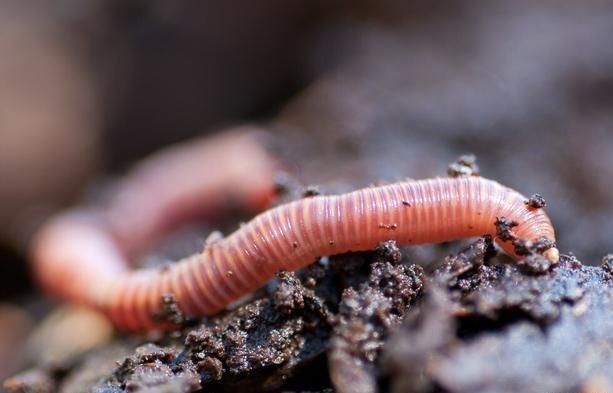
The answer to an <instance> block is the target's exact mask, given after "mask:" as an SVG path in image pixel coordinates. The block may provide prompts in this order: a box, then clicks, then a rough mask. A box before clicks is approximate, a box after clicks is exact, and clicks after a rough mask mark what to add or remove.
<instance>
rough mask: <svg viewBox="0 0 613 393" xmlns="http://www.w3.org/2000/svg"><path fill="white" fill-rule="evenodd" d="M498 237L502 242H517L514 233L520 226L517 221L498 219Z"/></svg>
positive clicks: (504, 218)
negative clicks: (514, 229)
mask: <svg viewBox="0 0 613 393" xmlns="http://www.w3.org/2000/svg"><path fill="white" fill-rule="evenodd" d="M494 225H496V236H497V237H498V238H500V239H501V240H502V241H509V240H515V239H516V238H517V236H516V235H515V233H513V228H515V227H516V226H518V225H519V224H518V223H517V221H512V220H509V219H508V218H506V217H496V222H495V223H494Z"/></svg>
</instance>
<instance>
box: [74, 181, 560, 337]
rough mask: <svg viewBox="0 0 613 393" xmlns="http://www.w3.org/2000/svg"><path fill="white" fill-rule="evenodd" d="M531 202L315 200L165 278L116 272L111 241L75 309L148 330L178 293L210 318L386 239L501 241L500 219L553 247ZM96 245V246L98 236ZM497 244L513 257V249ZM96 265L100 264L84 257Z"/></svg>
mask: <svg viewBox="0 0 613 393" xmlns="http://www.w3.org/2000/svg"><path fill="white" fill-rule="evenodd" d="M525 199H526V198H525V197H524V196H522V195H521V194H519V193H518V192H516V191H513V190H511V189H509V188H507V187H504V186H502V185H500V184H499V183H497V182H495V181H492V180H487V179H484V178H481V177H460V178H436V179H429V180H420V181H409V182H400V183H395V184H391V185H386V186H381V187H370V188H365V189H362V190H358V191H354V192H350V193H347V194H343V195H338V196H316V197H311V198H306V199H302V200H298V201H294V202H291V203H288V204H285V205H282V206H278V207H276V208H273V209H271V210H268V211H266V212H264V213H262V214H260V215H258V216H256V217H255V218H254V219H253V220H251V221H250V222H249V223H247V224H246V225H243V226H242V227H241V228H240V229H238V230H237V231H235V232H234V233H232V234H231V235H229V236H227V237H226V238H224V239H221V240H218V241H216V242H213V243H211V244H207V245H206V246H205V247H204V250H203V251H202V253H201V254H199V255H195V256H192V257H189V258H187V259H184V260H182V261H180V262H178V263H176V264H173V265H172V266H170V267H169V268H167V269H165V270H160V269H149V270H138V271H134V272H128V271H126V270H125V269H124V270H122V269H120V268H119V266H118V265H119V263H117V260H118V257H117V255H115V256H113V253H115V254H119V253H118V252H116V251H113V244H112V242H111V241H109V242H107V243H106V244H105V245H97V247H98V248H99V249H101V250H102V251H103V252H102V253H100V254H99V255H98V257H99V259H103V257H101V256H100V255H103V254H104V253H106V254H110V256H111V258H109V259H113V258H114V259H115V260H116V262H115V263H114V264H112V266H113V268H112V269H106V270H105V271H97V270H96V269H93V268H92V269H90V270H88V271H83V270H79V269H80V266H76V265H75V266H73V267H72V268H73V269H75V270H76V272H74V273H73V279H74V280H77V281H78V280H83V281H79V282H87V283H88V284H86V285H79V289H78V290H77V291H73V292H72V296H71V300H73V301H81V302H85V303H87V304H90V305H93V306H95V307H97V308H99V309H100V310H102V311H103V312H105V313H106V314H107V315H108V316H109V317H110V318H111V319H112V320H113V321H114V323H115V324H116V325H117V326H118V327H120V328H123V329H126V330H142V329H147V328H151V327H154V326H155V325H156V323H155V322H154V321H153V320H152V319H151V316H152V315H153V314H155V313H156V312H159V310H160V307H161V301H160V299H161V297H162V296H163V295H165V294H172V295H173V297H174V299H175V300H176V302H177V303H178V305H179V307H180V308H181V310H182V311H183V312H185V313H186V314H188V315H192V316H202V315H211V314H214V313H216V312H218V311H220V310H222V309H223V308H224V307H225V306H227V305H228V304H229V303H231V302H232V301H234V300H236V299H238V298H240V297H241V296H243V295H245V294H247V293H249V292H251V291H253V290H255V289H257V288H258V287H260V286H261V285H262V284H264V283H265V282H266V281H267V280H269V279H270V278H271V277H273V276H274V274H275V273H276V272H278V271H279V270H295V269H298V268H300V267H303V266H306V265H308V264H310V263H312V262H313V261H314V260H315V258H316V257H318V256H322V255H333V254H339V253H344V252H348V251H363V250H371V249H374V248H375V247H376V246H377V245H378V243H379V242H381V241H385V240H396V241H397V242H398V243H399V244H401V245H413V244H422V243H435V242H442V241H451V240H456V239H461V238H466V237H472V236H481V235H484V234H489V235H492V236H493V237H494V238H495V237H496V227H495V224H494V223H495V221H496V218H497V217H506V218H507V219H509V220H513V221H516V222H517V223H518V225H517V226H516V227H514V228H513V231H514V233H515V234H516V235H517V237H519V238H523V239H528V240H536V239H539V238H541V237H546V238H547V239H549V240H552V241H555V234H554V230H553V228H552V225H551V222H550V220H549V218H548V217H547V215H546V214H545V212H544V211H543V210H542V209H534V208H531V207H529V206H527V205H526V204H525ZM71 225H72V224H71ZM84 227H87V225H85V226H84ZM94 227H95V226H94ZM80 232H81V233H84V232H86V231H83V230H81V231H80ZM101 232H104V231H101ZM91 237H92V238H93V239H96V235H95V234H92V236H91ZM497 241H498V242H499V244H500V245H501V246H502V247H503V248H504V249H505V250H506V251H507V252H509V253H510V254H512V255H514V254H513V246H512V245H511V244H510V242H501V241H500V239H497ZM549 251H550V252H548V253H547V254H546V256H547V257H548V258H549V259H551V260H553V261H554V262H557V258H558V255H557V249H550V250H549ZM90 256H91V257H93V258H96V257H97V256H95V255H89V256H88V255H83V256H82V258H83V259H87V258H88V257H90ZM100 263H102V261H100ZM89 266H90V267H93V266H92V264H90V265H89Z"/></svg>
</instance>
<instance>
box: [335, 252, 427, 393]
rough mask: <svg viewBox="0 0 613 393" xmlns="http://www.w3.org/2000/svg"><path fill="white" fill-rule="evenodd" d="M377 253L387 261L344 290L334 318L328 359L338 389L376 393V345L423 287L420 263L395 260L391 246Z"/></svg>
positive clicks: (380, 344)
mask: <svg viewBox="0 0 613 393" xmlns="http://www.w3.org/2000/svg"><path fill="white" fill-rule="evenodd" d="M378 253H379V254H375V255H379V256H381V255H383V256H387V257H389V259H390V261H386V260H382V261H376V262H374V263H373V264H372V265H371V266H370V269H371V271H370V275H369V277H368V280H367V281H366V282H364V283H362V284H361V285H359V287H358V288H357V289H355V288H353V287H350V288H347V289H345V291H344V292H343V296H342V300H341V303H340V306H339V313H338V316H337V317H336V319H335V327H334V332H333V335H332V338H331V340H330V352H329V355H328V358H329V363H330V374H331V379H332V381H333V384H334V386H335V388H336V389H337V390H338V391H339V392H374V391H376V374H377V373H376V370H375V366H376V361H377V359H378V356H379V353H380V351H381V348H382V346H383V344H384V342H385V340H386V339H387V337H388V335H389V334H390V332H391V331H393V330H394V329H395V328H397V327H398V326H399V325H400V323H401V322H402V319H403V318H404V315H405V314H406V312H407V310H408V308H409V305H410V303H411V302H412V301H413V300H415V298H416V297H417V296H418V295H419V294H420V292H421V290H422V288H423V282H424V273H423V270H422V269H421V268H420V267H418V266H415V265H411V266H405V265H397V264H396V263H397V262H398V261H399V260H400V256H399V255H398V254H399V251H397V247H395V244H393V243H387V244H383V245H381V246H380V247H379V251H378Z"/></svg>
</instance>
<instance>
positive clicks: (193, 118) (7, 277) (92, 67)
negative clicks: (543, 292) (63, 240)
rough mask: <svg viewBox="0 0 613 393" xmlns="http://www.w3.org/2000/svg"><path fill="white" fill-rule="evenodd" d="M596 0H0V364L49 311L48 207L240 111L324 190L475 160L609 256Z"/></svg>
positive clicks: (610, 50) (608, 11)
mask: <svg viewBox="0 0 613 393" xmlns="http://www.w3.org/2000/svg"><path fill="white" fill-rule="evenodd" d="M611 37H613V2H611V1H602V0H592V1H583V2H574V1H564V0H562V1H550V0H540V1H486V0H482V1H473V2H464V1H446V2H436V1H435V2H432V1H414V2H406V1H401V0H384V1H375V0H360V1H336V2H329V1H324V0H315V1H307V0H285V1H281V0H269V1H265V2H246V1H237V0H230V1H225V2H217V4H212V3H210V2H196V1H188V0H181V1H174V2H169V1H155V0H154V1H137V0H124V1H114V0H111V1H99V0H79V1H77V0H58V1H54V2H43V1H35V0H26V1H10V0H3V1H0V326H2V329H0V354H2V355H0V370H1V371H0V378H2V377H4V376H6V375H9V374H11V373H13V372H14V371H15V370H16V369H18V368H20V367H22V366H23V364H24V362H26V363H27V362H31V359H29V358H28V355H27V354H22V352H24V351H23V350H22V348H24V345H26V346H27V342H28V340H29V339H31V338H30V337H31V332H32V331H33V329H35V326H36V324H37V323H38V320H39V318H41V316H42V315H44V314H45V313H46V310H47V309H48V308H49V306H48V304H47V303H46V301H45V300H43V298H42V297H41V296H40V295H39V294H37V292H36V289H35V288H34V285H33V284H32V282H31V280H30V278H29V272H28V263H27V257H26V252H27V244H28V241H29V239H30V236H31V235H32V233H33V231H34V230H35V229H36V227H37V225H39V224H40V222H41V221H42V220H44V218H45V217H47V216H48V215H49V214H51V213H53V212H54V211H58V210H59V209H62V208H63V207H66V206H70V205H73V204H75V203H78V202H79V201H81V200H83V199H84V198H87V196H88V195H91V194H92V193H94V194H95V193H96V192H98V191H97V190H99V189H100V188H104V184H105V183H106V182H108V181H109V179H114V178H116V177H117V176H120V175H121V174H122V173H125V171H126V170H127V169H128V168H129V167H130V165H131V164H133V163H134V162H135V161H137V160H139V159H141V158H143V157H144V156H146V155H147V154H148V153H151V152H153V151H155V150H157V149H160V148H163V147H165V146H169V145H171V144H173V143H175V142H179V141H184V140H188V139H189V138H193V137H196V136H201V135H205V134H207V133H213V132H217V131H220V130H223V129H224V128H227V127H229V126H232V125H235V124H240V123H244V122H256V123H260V124H262V125H264V126H265V127H267V128H269V129H270V130H271V132H273V133H276V134H277V135H278V138H276V139H278V146H277V150H278V152H279V155H280V156H281V157H283V158H284V160H285V161H286V162H287V164H288V166H289V167H290V168H291V169H292V170H293V172H294V173H295V174H296V175H297V176H298V177H299V178H300V180H301V181H302V182H304V183H305V184H320V185H321V187H322V188H323V189H324V190H325V191H330V192H333V191H339V190H347V189H351V188H353V187H358V186H364V185H367V184H369V183H372V182H377V181H385V180H390V181H391V180H397V179H401V178H405V177H411V178H422V177H430V176H437V175H444V174H445V170H446V167H447V165H448V164H449V163H450V162H452V161H453V160H454V159H455V158H456V157H457V156H458V155H460V154H463V153H474V154H476V155H477V158H478V162H479V164H480V166H481V173H482V174H483V175H484V176H486V177H490V178H494V179H496V180H498V181H500V182H501V183H503V184H506V185H508V186H511V187H513V188H515V189H517V190H519V191H521V192H523V193H525V194H528V195H529V194H532V193H535V192H538V193H541V194H542V195H544V196H545V198H546V200H547V202H548V212H549V213H550V215H551V217H552V219H553V221H554V224H555V226H556V229H557V231H558V244H559V248H560V249H561V251H562V252H564V253H568V252H573V253H574V254H575V255H577V257H578V258H579V259H580V260H581V261H583V262H584V263H586V264H599V263H600V259H601V257H602V256H603V255H605V254H607V253H610V252H613V245H612V237H613V45H611V43H610V41H611Z"/></svg>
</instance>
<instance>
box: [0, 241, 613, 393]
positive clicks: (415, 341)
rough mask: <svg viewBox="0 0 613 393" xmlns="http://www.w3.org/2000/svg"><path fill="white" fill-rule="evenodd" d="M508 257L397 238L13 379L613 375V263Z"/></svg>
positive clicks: (359, 384)
mask: <svg viewBox="0 0 613 393" xmlns="http://www.w3.org/2000/svg"><path fill="white" fill-rule="evenodd" d="M507 262H508V259H507V258H506V257H504V256H500V255H496V252H495V251H494V250H493V248H492V246H491V243H490V239H488V238H481V239H477V240H475V241H473V242H472V243H470V244H468V246H467V247H466V248H464V249H462V250H461V251H460V252H458V253H456V254H453V255H450V256H448V257H446V258H444V260H442V261H440V263H439V266H438V267H437V268H436V269H435V270H433V271H431V272H428V273H426V272H424V269H423V268H422V267H420V266H418V265H416V264H413V263H412V261H411V260H407V259H406V258H404V257H403V253H402V250H401V249H399V248H398V247H397V246H396V245H395V244H394V243H393V242H386V243H383V244H381V245H380V247H379V248H378V249H377V250H376V251H373V252H365V253H351V254H344V255H340V256H336V257H332V258H330V259H328V258H322V259H320V260H318V261H316V262H315V263H314V264H313V265H311V266H309V267H308V268H305V269H303V270H301V271H299V272H297V273H290V272H281V273H279V274H278V276H277V278H276V280H275V282H274V288H273V289H271V290H269V291H268V292H267V293H266V294H265V295H264V296H263V297H262V298H259V299H256V300H252V301H250V302H247V303H245V304H243V305H241V306H239V307H238V308H236V309H234V310H232V311H229V312H227V313H226V314H224V315H221V316H219V317H216V318H211V319H207V320H204V321H201V322H199V323H198V324H197V325H196V326H194V327H186V328H184V329H182V330H180V331H178V332H173V333H171V334H169V335H166V336H164V337H160V338H158V339H156V340H148V339H146V338H140V339H137V338H134V337H132V338H130V339H129V341H128V339H124V340H123V341H121V342H117V343H115V344H113V345H111V346H109V347H106V348H104V349H101V350H98V351H95V352H91V353H87V354H86V355H84V356H83V357H82V358H81V359H78V361H74V362H73V363H72V364H64V365H58V366H56V367H50V368H47V369H36V370H32V371H29V372H26V373H24V374H21V375H18V376H16V377H14V378H13V379H11V380H9V381H8V382H7V384H6V387H7V388H9V390H11V391H29V392H47V391H54V390H57V391H60V392H78V391H83V390H94V391H97V392H124V391H125V392H133V391H155V392H160V391H199V390H203V391H207V392H215V391H219V392H259V391H326V389H330V391H339V392H375V391H390V392H407V391H415V392H495V391H513V392H543V391H550V392H554V391H584V389H586V387H589V386H591V385H590V384H594V383H600V384H602V383H610V382H611V381H613V375H612V370H613V347H612V345H611V343H613V274H612V273H611V268H610V259H605V260H604V261H603V265H602V266H599V267H591V266H584V265H583V264H582V263H581V262H580V261H578V260H577V259H576V258H575V257H573V256H570V255H562V257H561V260H560V263H559V264H557V265H555V266H551V267H550V268H549V269H547V270H546V271H543V272H540V273H539V274H534V273H533V272H531V271H526V270H524V269H522V268H521V267H518V266H517V265H515V264H511V263H507ZM603 381H604V382H603ZM605 386H610V385H605Z"/></svg>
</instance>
